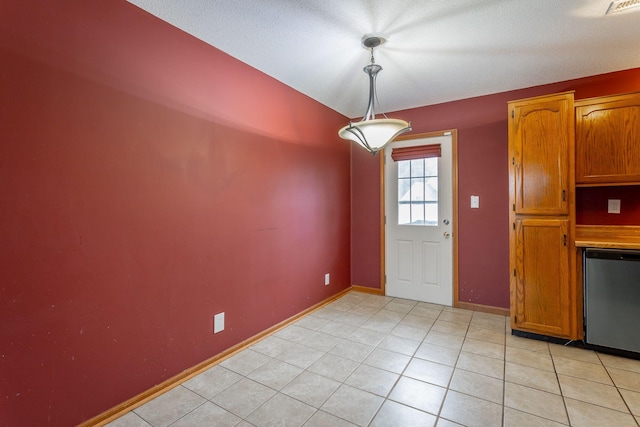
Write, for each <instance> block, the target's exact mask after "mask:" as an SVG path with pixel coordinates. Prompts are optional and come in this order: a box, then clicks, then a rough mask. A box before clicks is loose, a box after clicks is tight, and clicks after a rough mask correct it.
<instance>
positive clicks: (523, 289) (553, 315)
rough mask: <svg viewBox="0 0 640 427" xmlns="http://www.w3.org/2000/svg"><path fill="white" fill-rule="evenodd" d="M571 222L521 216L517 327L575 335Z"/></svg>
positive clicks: (518, 226)
mask: <svg viewBox="0 0 640 427" xmlns="http://www.w3.org/2000/svg"><path fill="white" fill-rule="evenodd" d="M568 231H569V221H568V220H567V219H537V218H535V219H531V218H525V219H517V220H516V235H515V256H516V259H515V272H514V273H515V275H514V276H513V277H512V280H513V281H514V282H513V283H512V292H513V293H512V307H515V313H512V316H514V319H512V320H513V321H514V325H515V326H516V328H517V329H522V330H527V331H530V332H535V333H539V334H544V335H553V336H559V337H568V336H570V335H571V322H570V319H571V317H570V313H572V312H573V310H571V295H570V293H569V289H570V286H569V283H570V282H569V280H570V273H569V264H570V262H569V256H570V251H569V243H568V242H567V240H568V237H567V236H568Z"/></svg>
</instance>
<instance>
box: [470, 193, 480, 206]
mask: <svg viewBox="0 0 640 427" xmlns="http://www.w3.org/2000/svg"><path fill="white" fill-rule="evenodd" d="M479 208H480V196H471V209H479Z"/></svg>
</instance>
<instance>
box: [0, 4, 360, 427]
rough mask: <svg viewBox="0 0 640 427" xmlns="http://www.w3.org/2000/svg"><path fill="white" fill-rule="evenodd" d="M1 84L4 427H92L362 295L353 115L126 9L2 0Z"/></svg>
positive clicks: (0, 418) (0, 416)
mask: <svg viewBox="0 0 640 427" xmlns="http://www.w3.org/2000/svg"><path fill="white" fill-rule="evenodd" d="M30 4H31V5H32V6H29V5H30ZM0 87H1V88H2V89H1V90H0V135H1V137H2V140H1V142H0V242H1V243H0V260H1V261H0V262H1V263H2V266H1V268H0V325H1V326H0V425H1V426H18V425H20V426H45V425H50V426H69V425H74V424H76V423H79V422H81V421H83V420H86V419H88V418H91V417H93V416H95V415H97V414H99V413H101V412H103V411H105V410H107V409H109V408H111V407H112V406H114V405H116V404H119V403H121V402H124V401H125V400H127V399H129V398H131V397H133V396H135V395H137V394H139V393H141V392H143V391H145V390H147V389H149V388H150V387H152V386H154V385H156V384H158V383H160V382H162V381H164V380H166V379H167V378H170V377H171V376H173V375H176V374H178V373H180V372H181V371H183V370H185V369H187V368H189V367H191V366H194V365H195V364H197V363H199V362H201V361H203V360H206V359H208V358H209V357H211V356H214V355H216V354H217V353H219V352H221V351H223V350H224V349H227V348H229V347H230V346H232V345H234V344H236V343H238V342H241V341H242V340H244V339H246V338H248V337H250V336H252V335H254V334H256V333H258V332H260V331H262V330H264V329H266V328H268V327H269V326H271V325H274V324H276V323H277V322H280V321H282V320H284V319H286V318H288V317H290V316H292V315H294V314H296V313H298V312H300V311H301V310H303V309H305V308H307V307H309V306H311V305H313V304H315V303H317V302H319V301H321V300H323V299H325V298H327V297H329V296H330V295H332V294H334V293H336V292H338V291H340V290H342V289H345V288H346V287H347V286H348V285H349V284H350V283H349V282H350V253H349V247H350V205H349V203H350V146H349V145H348V144H345V143H344V141H342V140H340V139H339V138H338V137H337V135H336V129H338V128H340V127H341V126H342V125H343V124H344V122H345V120H346V119H345V118H344V117H342V116H341V115H339V114H337V113H335V112H333V111H331V110H329V109H328V108H326V107H324V106H322V105H320V104H318V103H316V102H315V101H312V100H310V99H309V98H307V97H305V96H303V95H301V94H299V93H297V92H295V91H293V90H292V89H290V88H288V87H286V86H284V85H282V84H280V83H278V82H276V81H275V80H273V79H271V78H269V77H267V76H265V75H264V74H262V73H260V72H258V71H256V70H254V69H252V68H250V67H248V66H246V65H244V64H242V63H240V62H238V61H236V60H234V59H232V58H230V57H228V56H227V55H225V54H223V53H222V52H220V51H218V50H216V49H214V48H212V47H210V46H208V45H206V44H204V43H202V42H199V41H197V40H195V39H193V38H192V37H189V36H187V35H186V34H185V33H183V32H181V31H179V30H177V29H175V28H173V27H170V26H169V25H167V24H166V23H164V22H162V21H160V20H158V19H156V18H154V17H152V16H150V15H148V14H146V13H145V12H143V11H141V10H139V9H138V8H136V7H135V6H132V5H130V4H129V3H126V2H125V1H102V2H87V1H84V0H65V1H59V2H56V4H55V6H53V5H50V4H49V3H46V4H45V3H44V2H42V3H41V4H40V5H39V6H33V2H2V3H0ZM244 118H247V119H249V118H250V119H251V120H252V123H250V124H248V123H245V120H244ZM325 273H331V285H330V286H327V287H325V286H324V274H325ZM221 311H224V312H225V313H226V330H225V331H223V332H222V333H220V334H216V335H215V336H214V335H213V334H212V327H213V315H214V314H215V313H218V312H221Z"/></svg>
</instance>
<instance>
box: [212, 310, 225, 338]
mask: <svg viewBox="0 0 640 427" xmlns="http://www.w3.org/2000/svg"><path fill="white" fill-rule="evenodd" d="M222 331H224V312H222V313H218V314H216V315H215V316H213V333H214V334H217V333H218V332H222Z"/></svg>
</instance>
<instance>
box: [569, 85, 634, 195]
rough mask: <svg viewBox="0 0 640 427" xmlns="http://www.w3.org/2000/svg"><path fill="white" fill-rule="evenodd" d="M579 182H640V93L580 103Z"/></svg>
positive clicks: (577, 147)
mask: <svg viewBox="0 0 640 427" xmlns="http://www.w3.org/2000/svg"><path fill="white" fill-rule="evenodd" d="M576 183H577V184H582V185H589V184H591V185H598V184H614V185H615V184H620V183H633V184H639V183H640V92H639V93H632V94H626V95H616V96H606V97H600V98H591V99H586V100H582V101H578V102H576Z"/></svg>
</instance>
